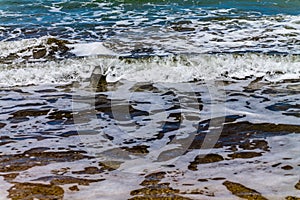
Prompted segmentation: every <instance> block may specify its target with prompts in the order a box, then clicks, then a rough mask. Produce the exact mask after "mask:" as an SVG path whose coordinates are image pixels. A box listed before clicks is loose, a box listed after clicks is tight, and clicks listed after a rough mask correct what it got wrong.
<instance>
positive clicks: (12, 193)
mask: <svg viewBox="0 0 300 200" xmlns="http://www.w3.org/2000/svg"><path fill="white" fill-rule="evenodd" d="M14 184H15V185H14V186H12V187H11V188H10V189H9V190H8V192H9V195H8V196H7V197H9V198H11V199H12V200H24V199H28V200H33V199H40V200H54V199H55V200H63V197H64V190H63V189H62V188H61V187H59V186H56V185H52V184H49V185H48V184H40V183H14Z"/></svg>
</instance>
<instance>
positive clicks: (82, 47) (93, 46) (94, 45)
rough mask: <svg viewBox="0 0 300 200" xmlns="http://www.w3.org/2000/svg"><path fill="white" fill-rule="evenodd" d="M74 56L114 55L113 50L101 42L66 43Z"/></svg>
mask: <svg viewBox="0 0 300 200" xmlns="http://www.w3.org/2000/svg"><path fill="white" fill-rule="evenodd" d="M67 46H68V47H70V48H71V53H74V54H75V55H76V56H93V55H116V53H115V52H113V51H111V50H110V49H108V48H106V47H104V46H103V43H101V42H91V43H77V44H70V45H67Z"/></svg>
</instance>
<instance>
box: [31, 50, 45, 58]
mask: <svg viewBox="0 0 300 200" xmlns="http://www.w3.org/2000/svg"><path fill="white" fill-rule="evenodd" d="M46 54H47V50H46V49H33V50H32V56H33V58H34V59H40V58H43V57H44V56H45V55H46Z"/></svg>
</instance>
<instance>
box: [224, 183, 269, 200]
mask: <svg viewBox="0 0 300 200" xmlns="http://www.w3.org/2000/svg"><path fill="white" fill-rule="evenodd" d="M223 185H225V186H226V188H227V189H228V190H229V191H230V192H231V193H232V194H233V195H235V196H238V197H240V198H243V199H248V200H267V199H266V198H265V197H263V196H262V195H261V194H260V193H259V192H257V191H255V190H253V189H250V188H248V187H246V186H244V185H242V184H240V183H235V182H231V181H225V182H224V183H223Z"/></svg>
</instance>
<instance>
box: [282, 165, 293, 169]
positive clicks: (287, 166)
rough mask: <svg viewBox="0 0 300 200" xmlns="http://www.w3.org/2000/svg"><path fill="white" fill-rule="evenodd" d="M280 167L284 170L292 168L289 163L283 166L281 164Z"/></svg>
mask: <svg viewBox="0 0 300 200" xmlns="http://www.w3.org/2000/svg"><path fill="white" fill-rule="evenodd" d="M281 169H284V170H292V169H293V167H292V166H290V165H285V166H282V167H281Z"/></svg>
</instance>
